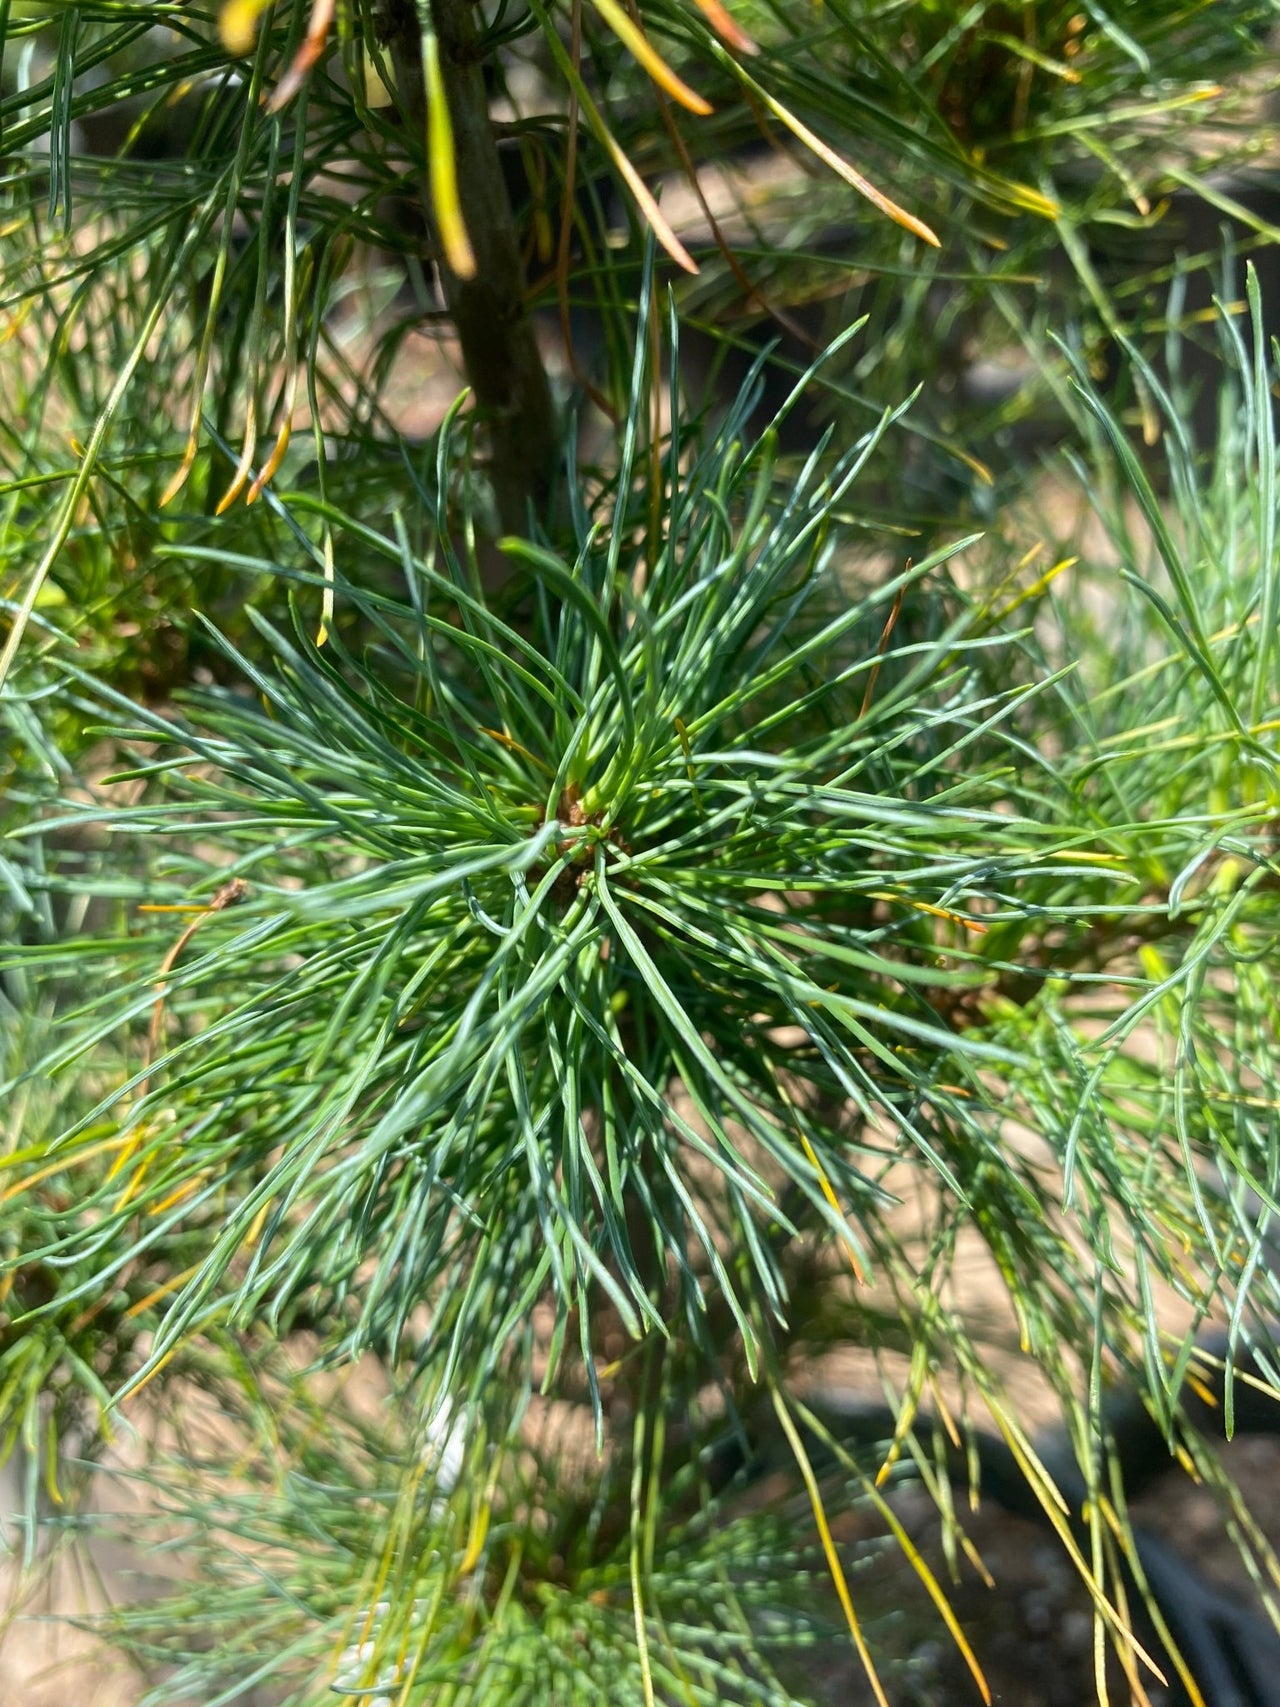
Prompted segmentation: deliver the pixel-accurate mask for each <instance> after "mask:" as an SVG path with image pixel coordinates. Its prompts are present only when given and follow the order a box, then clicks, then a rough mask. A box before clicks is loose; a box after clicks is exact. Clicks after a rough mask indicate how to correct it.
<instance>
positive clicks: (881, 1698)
mask: <svg viewBox="0 0 1280 1707" xmlns="http://www.w3.org/2000/svg"><path fill="white" fill-rule="evenodd" d="M771 1396H772V1398H773V1408H774V1410H775V1411H776V1412H777V1413H778V1421H779V1422H780V1423H781V1424H782V1432H783V1433H784V1434H785V1435H786V1437H787V1443H788V1445H789V1446H790V1447H791V1451H792V1454H793V1456H794V1458H795V1461H796V1467H797V1469H798V1470H799V1471H800V1475H801V1477H802V1478H803V1480H804V1485H805V1489H806V1491H807V1492H808V1495H809V1504H810V1505H811V1506H812V1508H813V1519H814V1522H815V1523H816V1524H817V1526H818V1536H819V1538H820V1540H821V1542H822V1551H823V1553H824V1554H825V1555H826V1560H827V1569H828V1570H829V1571H830V1572H831V1581H832V1583H833V1584H834V1585H835V1591H836V1594H837V1595H838V1597H839V1600H840V1605H841V1607H842V1608H843V1610H844V1616H845V1622H846V1623H847V1624H848V1626H849V1634H850V1635H851V1636H852V1637H853V1645H854V1647H855V1648H856V1649H857V1653H858V1658H859V1659H860V1660H861V1661H862V1669H863V1671H864V1672H865V1673H866V1677H867V1682H868V1683H869V1684H870V1685H871V1693H872V1694H873V1695H874V1696H875V1698H876V1702H877V1707H889V1701H888V1697H887V1696H886V1695H885V1692H884V1688H883V1686H882V1685H881V1682H880V1678H879V1675H878V1673H877V1672H876V1667H875V1661H874V1660H873V1659H872V1658H871V1653H870V1650H869V1649H868V1647H867V1644H866V1639H865V1638H864V1636H863V1634H862V1626H861V1625H860V1624H859V1622H858V1615H857V1613H856V1612H855V1611H854V1609H853V1599H852V1597H851V1596H850V1594H849V1584H848V1581H847V1579H846V1577H845V1574H844V1566H843V1565H842V1564H841V1563H840V1555H839V1553H838V1552H837V1551H836V1544H835V1540H834V1538H833V1537H832V1534H831V1525H830V1524H829V1523H828V1522H827V1514H826V1511H825V1509H824V1508H823V1504H822V1493H821V1490H820V1489H819V1487H818V1479H817V1477H816V1476H815V1475H814V1473H813V1465H812V1464H810V1462H809V1455H808V1453H807V1452H806V1451H805V1449H804V1442H803V1441H802V1440H801V1439H800V1436H799V1434H798V1432H797V1431H796V1425H795V1424H794V1423H793V1422H792V1420H791V1415H790V1412H789V1411H788V1410H787V1407H786V1405H785V1404H784V1403H783V1399H782V1395H781V1393H779V1391H778V1389H777V1388H776V1387H774V1388H772V1389H771ZM988 1699H989V1697H988Z"/></svg>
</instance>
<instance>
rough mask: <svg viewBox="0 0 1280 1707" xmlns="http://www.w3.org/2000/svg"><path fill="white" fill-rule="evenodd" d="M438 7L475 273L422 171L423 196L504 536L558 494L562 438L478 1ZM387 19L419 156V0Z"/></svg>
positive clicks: (524, 525) (392, 1)
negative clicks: (554, 490) (444, 225)
mask: <svg viewBox="0 0 1280 1707" xmlns="http://www.w3.org/2000/svg"><path fill="white" fill-rule="evenodd" d="M430 6H431V20H432V25H433V27H434V29H435V34H436V40H437V44H438V47H439V54H440V72H441V78H442V81H443V83H444V88H445V93H446V98H447V100H448V103H449V116H450V118H451V120H452V125H453V139H454V152H455V156H456V159H457V173H458V187H459V194H460V197H461V201H462V212H463V217H464V219H465V222H466V227H467V235H468V237H469V238H470V240H471V248H472V251H473V253H474V256H475V262H476V270H475V275H474V277H472V278H469V279H464V278H459V277H458V276H457V275H456V274H455V273H454V272H453V271H452V270H451V269H450V267H449V264H448V261H447V259H446V257H445V254H444V250H443V247H442V245H441V244H440V240H439V227H438V222H437V220H436V215H435V209H434V208H433V207H432V205H431V193H430V188H429V180H428V176H427V173H426V171H425V170H424V172H423V177H422V185H423V191H422V193H423V201H424V203H425V204H426V210H427V221H428V225H429V228H430V230H431V233H432V237H433V240H434V243H435V255H434V259H435V261H436V263H437V265H438V266H439V269H440V277H441V281H442V283H443V286H444V294H445V303H446V306H447V307H448V310H449V315H450V318H451V319H452V321H453V324H454V326H455V328H456V330H457V333H458V342H459V343H460V345H461V347H462V360H463V365H464V367H465V369H466V374H467V380H468V382H469V384H470V386H471V389H472V391H473V393H474V395H475V401H476V407H477V410H478V412H479V416H480V419H481V421H482V422H483V423H484V427H485V430H486V433H487V437H488V442H489V474H490V478H491V479H492V482H493V487H494V494H495V497H496V499H497V506H498V514H499V518H500V520H501V523H502V526H503V529H504V530H505V531H506V532H508V533H521V534H523V533H527V531H528V525H529V507H530V505H532V506H533V508H534V510H535V512H540V511H542V510H543V509H544V508H545V506H546V502H547V498H548V495H549V492H550V485H551V474H552V462H553V457H554V450H555V436H556V435H555V415H554V410H553V408H552V403H551V388H550V385H549V384H548V381H547V375H546V370H545V368H544V367H543V364H542V356H541V354H540V353H539V350H538V344H537V339H536V337H535V336H534V329H533V322H532V320H531V318H530V316H529V312H528V308H527V306H526V303H525V278H524V267H523V265H522V264H521V260H520V245H519V239H518V237H517V233H516V223H515V216H514V215H513V213H512V210H511V201H510V198H509V196H508V195H507V187H506V183H505V181H504V179H503V176H502V166H501V162H500V161H499V158H498V145H497V139H496V137H495V135H494V131H493V126H492V124H491V123H490V120H489V102H488V96H487V94H486V92H485V87H484V76H483V72H482V70H481V50H480V45H479V40H480V38H479V32H478V31H477V28H476V20H475V15H474V0H430ZM385 19H386V37H385V39H386V42H387V45H388V46H389V48H390V50H391V58H392V63H393V65H394V67H395V74H396V84H397V99H398V102H399V106H400V110H401V113H402V114H403V116H404V119H405V122H406V124H407V125H408V127H409V130H410V132H411V134H412V137H413V139H414V140H413V143H412V148H413V150H414V152H415V154H417V153H419V152H420V151H422V150H423V149H424V148H425V145H426V124H427V97H426V85H425V80H424V75H423V67H422V32H421V28H420V26H419V22H418V15H417V9H416V7H415V4H414V0H386V5H385Z"/></svg>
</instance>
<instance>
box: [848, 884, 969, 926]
mask: <svg viewBox="0 0 1280 1707" xmlns="http://www.w3.org/2000/svg"><path fill="white" fill-rule="evenodd" d="M867 900H868V901H887V902H890V903H891V904H893V905H895V906H898V907H911V908H913V909H914V911H915V912H917V913H930V914H932V916H933V917H934V918H935V919H946V920H947V921H948V923H950V924H953V925H963V926H964V928H965V930H967V931H972V932H973V933H974V935H975V936H985V934H986V930H987V927H986V926H985V925H984V924H983V922H982V920H981V919H973V918H970V917H969V915H968V913H953V912H952V911H951V909H950V907H935V906H934V905H933V903H932V902H930V901H911V900H908V898H907V897H906V896H905V895H891V894H890V893H889V892H888V891H887V890H883V889H877V890H873V891H869V892H868V894H867Z"/></svg>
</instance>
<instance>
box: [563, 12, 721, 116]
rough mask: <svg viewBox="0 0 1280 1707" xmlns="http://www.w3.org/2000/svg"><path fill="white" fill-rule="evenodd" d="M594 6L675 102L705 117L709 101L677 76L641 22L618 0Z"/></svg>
mask: <svg viewBox="0 0 1280 1707" xmlns="http://www.w3.org/2000/svg"><path fill="white" fill-rule="evenodd" d="M592 5H594V7H595V9H596V11H597V12H599V14H600V16H601V17H602V18H603V19H604V21H605V23H606V24H608V26H609V28H610V29H611V30H612V31H613V33H614V35H616V36H617V38H618V40H619V41H620V42H621V43H622V45H623V46H624V47H625V48H626V49H627V51H628V52H629V53H630V54H631V56H632V58H633V59H635V60H636V61H637V62H638V63H639V64H640V65H642V66H643V67H644V69H645V70H646V71H647V72H648V73H649V75H650V77H652V78H653V80H654V82H655V83H656V84H657V85H658V87H659V88H660V89H663V90H665V91H666V93H667V94H668V95H670V97H671V99H672V100H673V101H676V102H678V103H679V105H680V106H682V107H685V108H687V109H688V111H689V112H691V113H697V115H698V116H699V118H706V116H707V114H708V113H709V112H711V110H712V109H711V106H710V104H709V103H708V102H706V101H704V100H703V98H702V96H701V95H699V94H698V93H697V92H696V91H695V90H693V89H691V88H690V87H689V85H688V84H687V83H685V82H683V81H682V80H681V79H680V78H679V77H677V76H676V74H675V72H674V71H673V70H672V69H671V67H670V66H669V65H668V64H667V62H666V60H665V59H663V57H662V55H661V54H660V53H658V52H657V50H656V49H655V48H654V47H653V46H652V44H651V43H650V41H649V38H648V36H646V35H645V33H644V31H643V30H642V29H641V28H640V26H639V24H636V23H633V22H632V20H631V19H630V18H629V17H628V16H627V14H626V13H625V12H624V11H623V9H622V7H621V6H619V5H618V3H617V0H592Z"/></svg>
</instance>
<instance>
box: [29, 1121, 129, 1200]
mask: <svg viewBox="0 0 1280 1707" xmlns="http://www.w3.org/2000/svg"><path fill="white" fill-rule="evenodd" d="M136 1143H137V1139H136V1138H124V1137H116V1138H104V1139H103V1140H102V1142H101V1143H100V1144H90V1146H89V1147H88V1149H87V1150H80V1151H75V1152H71V1153H68V1154H66V1155H59V1156H58V1159H57V1160H56V1161H53V1162H49V1163H47V1164H46V1165H45V1166H44V1167H43V1168H37V1169H36V1171H35V1173H33V1174H27V1175H26V1177H25V1178H23V1179H20V1180H15V1182H14V1183H13V1184H12V1185H10V1186H6V1187H5V1189H4V1190H3V1191H0V1203H8V1201H9V1200H10V1198H13V1197H21V1195H22V1193H23V1192H24V1191H30V1190H31V1188H32V1186H36V1185H39V1184H41V1182H42V1181H44V1180H47V1179H52V1178H53V1176H54V1174H61V1173H65V1172H66V1170H67V1169H68V1168H71V1167H75V1166H76V1165H77V1164H78V1163H80V1162H87V1161H89V1160H90V1158H91V1157H93V1156H100V1155H102V1153H103V1152H104V1151H106V1150H118V1149H120V1148H121V1146H122V1145H123V1146H125V1147H126V1148H127V1147H128V1146H129V1145H130V1144H136ZM20 1159H21V1158H20V1157H19V1156H16V1155H15V1156H8V1157H6V1158H5V1160H4V1163H3V1164H0V1165H4V1166H12V1165H13V1163H14V1162H16V1161H19V1160H20Z"/></svg>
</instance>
